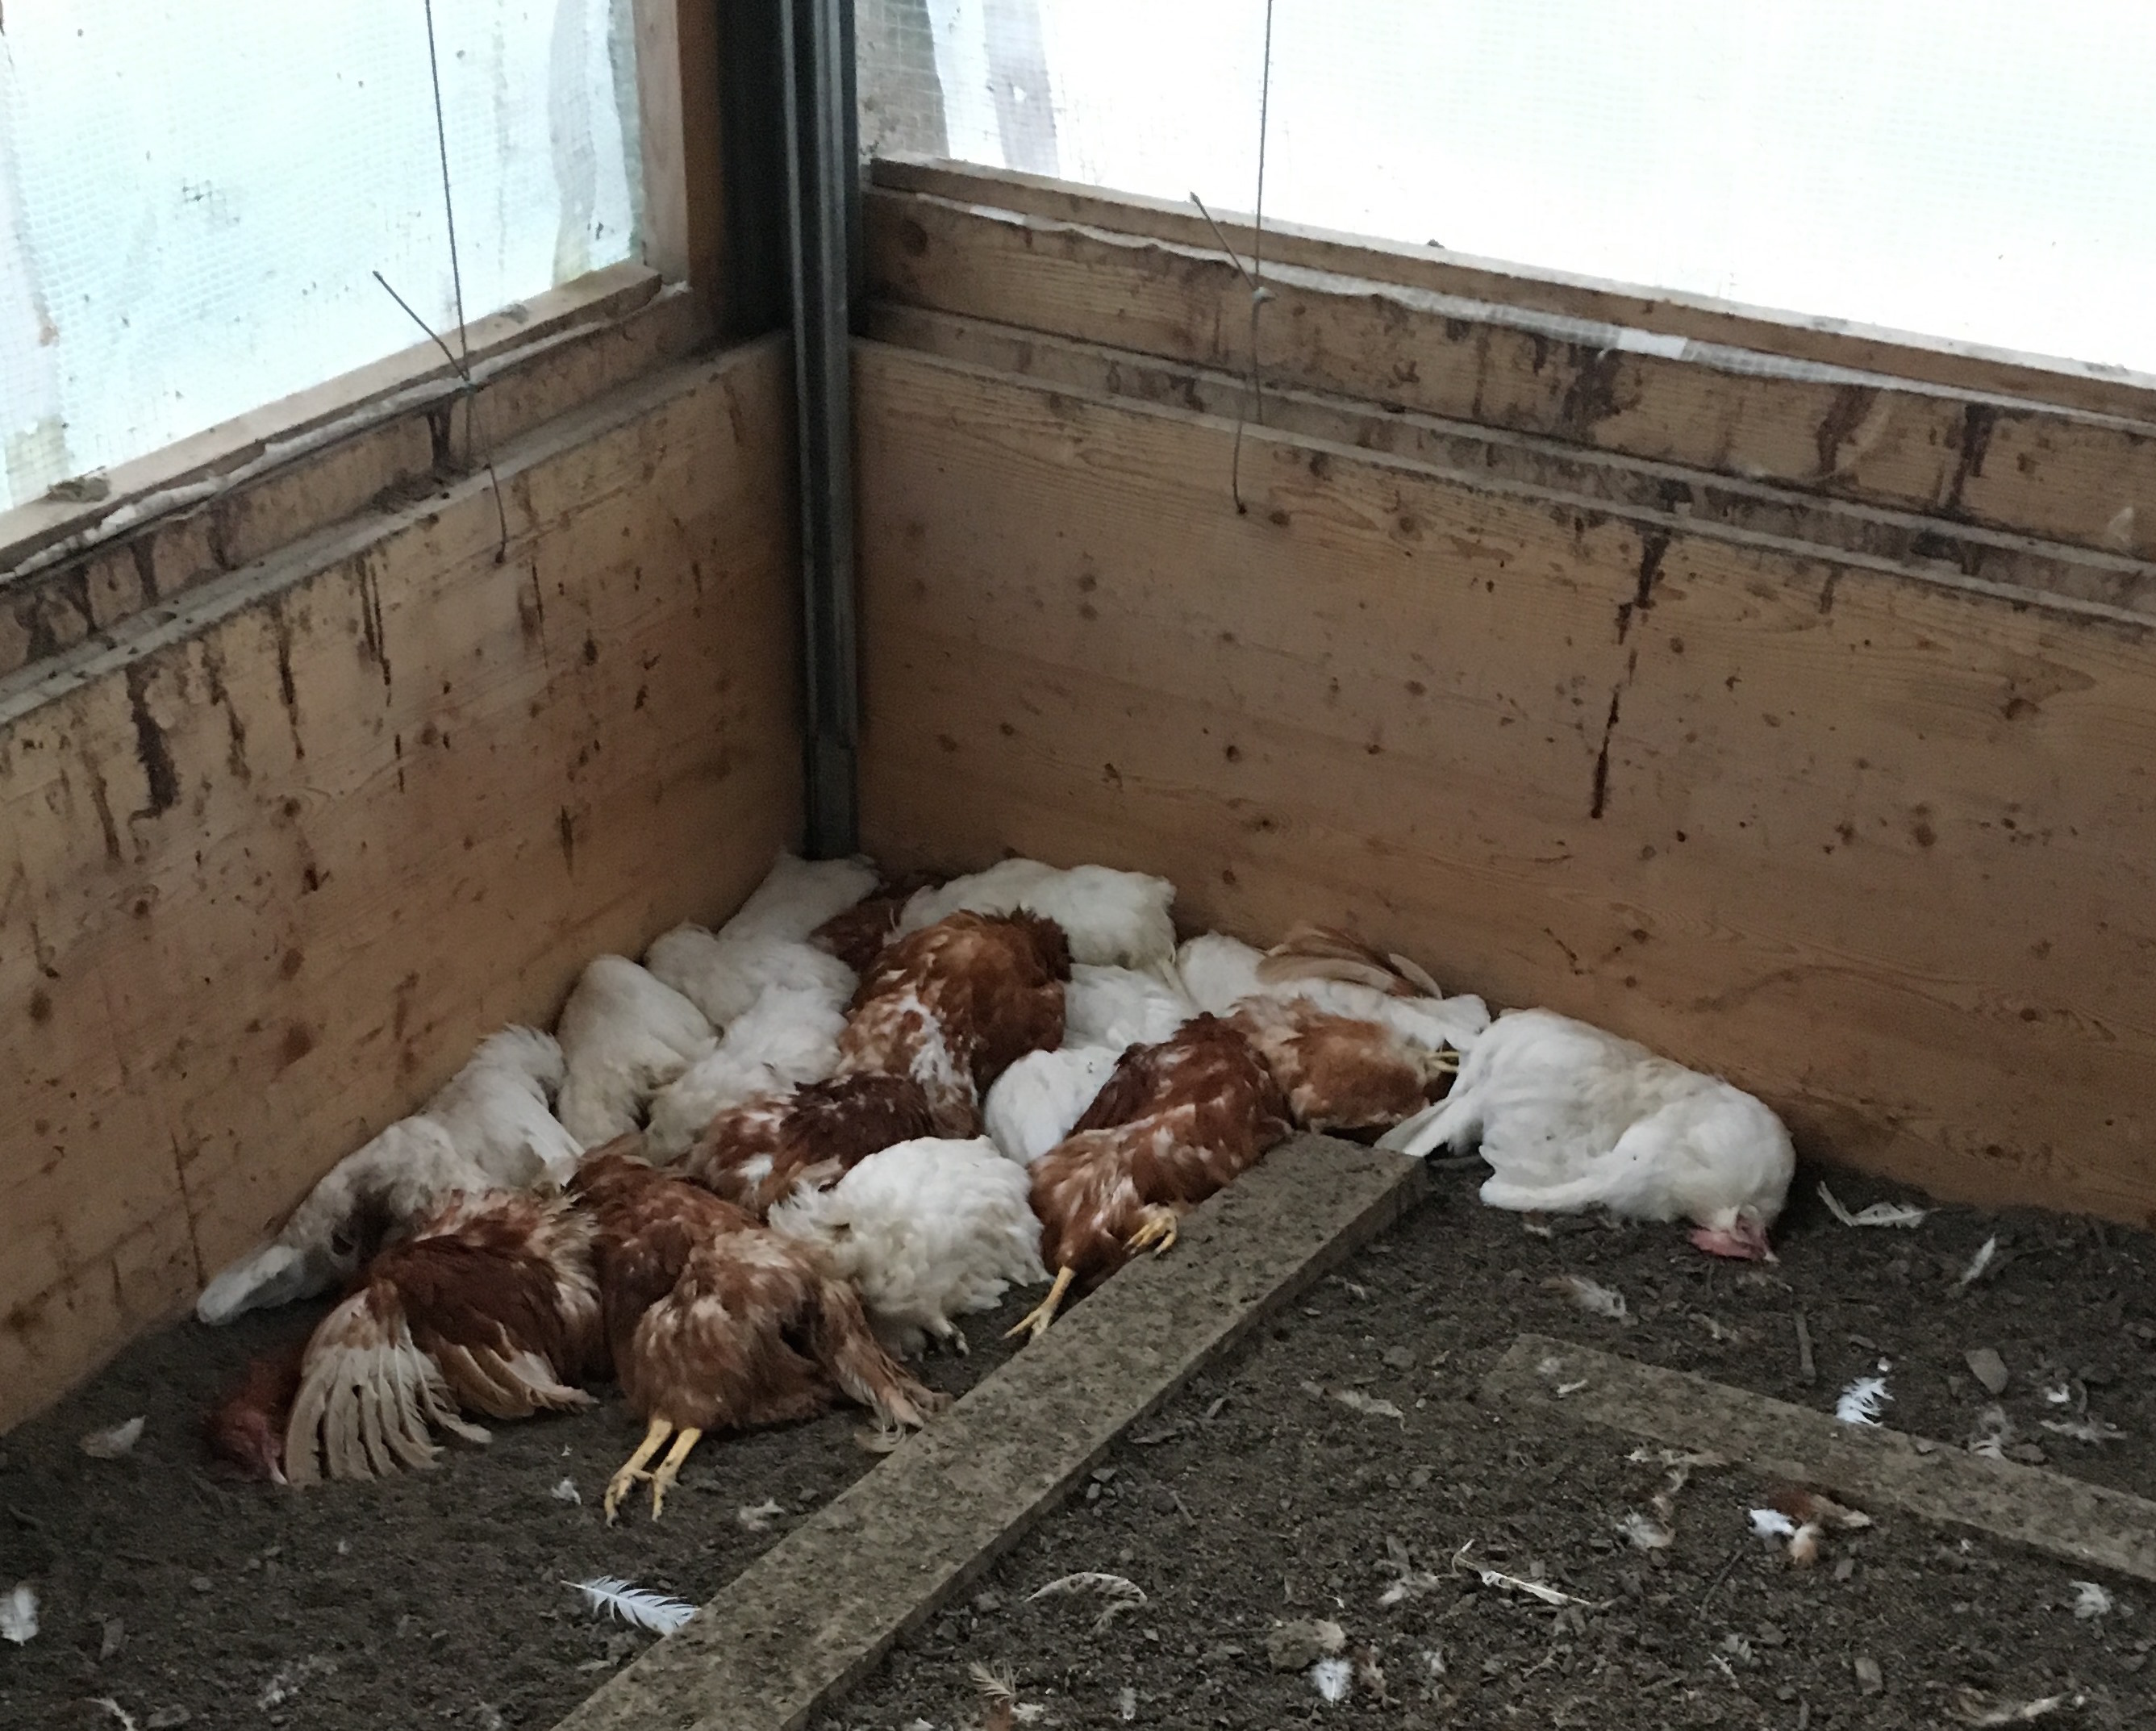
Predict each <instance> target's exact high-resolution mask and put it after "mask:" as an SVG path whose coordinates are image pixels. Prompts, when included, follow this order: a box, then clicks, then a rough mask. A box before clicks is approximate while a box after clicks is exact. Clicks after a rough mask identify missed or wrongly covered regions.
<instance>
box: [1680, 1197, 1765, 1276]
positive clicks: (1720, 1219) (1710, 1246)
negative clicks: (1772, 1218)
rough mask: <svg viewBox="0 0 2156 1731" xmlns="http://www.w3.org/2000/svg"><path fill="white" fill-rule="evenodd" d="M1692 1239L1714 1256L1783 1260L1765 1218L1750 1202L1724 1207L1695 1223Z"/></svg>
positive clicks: (1750, 1260) (1752, 1260)
mask: <svg viewBox="0 0 2156 1731" xmlns="http://www.w3.org/2000/svg"><path fill="white" fill-rule="evenodd" d="M1691 1241H1692V1242H1693V1243H1694V1244H1696V1245H1697V1246H1699V1248H1700V1249H1702V1250H1703V1251H1706V1252H1707V1254H1708V1255H1709V1256H1731V1257H1734V1258H1735V1259H1737V1260H1738V1261H1743V1262H1773V1261H1779V1258H1778V1257H1777V1256H1775V1255H1774V1246H1772V1245H1770V1244H1769V1243H1768V1241H1767V1222H1766V1220H1765V1219H1764V1218H1763V1216H1762V1215H1761V1213H1760V1211H1759V1210H1758V1209H1756V1208H1754V1207H1753V1206H1751V1205H1749V1204H1747V1205H1745V1206H1743V1208H1727V1209H1722V1210H1718V1211H1717V1213H1716V1214H1715V1215H1714V1216H1713V1218H1712V1219H1711V1220H1706V1221H1704V1222H1702V1224H1701V1225H1697V1226H1695V1227H1693V1228H1692V1231H1691Z"/></svg>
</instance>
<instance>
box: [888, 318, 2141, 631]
mask: <svg viewBox="0 0 2156 1731" xmlns="http://www.w3.org/2000/svg"><path fill="white" fill-rule="evenodd" d="M863 334H864V335H865V336H872V337H874V338H875V340H876V341H877V342H888V343H893V344H896V345H897V346H899V347H904V348H915V349H920V350H921V351H923V352H926V353H929V354H936V355H943V356H947V357H949V358H950V359H952V360H956V361H968V362H972V363H973V364H974V365H976V366H979V367H988V368H989V369H990V370H992V371H993V372H1015V373H1021V374H1023V375H1024V376H1025V377H1026V378H1031V379H1034V380H1037V381H1039V382H1040V383H1044V384H1060V385H1075V386H1076V387H1077V388H1079V389H1081V390H1082V391H1086V392H1088V393H1092V394H1094V395H1105V396H1111V397H1131V398H1136V399H1137V401H1139V402H1142V403H1158V404H1161V405H1163V406H1166V407H1171V408H1188V409H1191V410H1193V411H1195V412H1196V413H1199V414H1212V415H1224V416H1234V415H1235V414H1238V413H1242V414H1245V415H1247V414H1249V413H1250V380H1249V378H1247V377H1243V376H1238V375H1236V374H1234V373H1228V372H1217V371H1214V370H1213V369H1211V368H1208V367H1193V366H1191V365H1188V364H1187V363H1184V362H1177V361H1171V360H1167V359H1163V358H1162V357H1158V356H1155V355H1147V354H1141V353H1140V352H1137V350H1135V349H1122V348H1111V347H1107V346H1106V345H1105V344H1101V343H1094V342H1073V341H1070V340H1068V339H1066V338H1062V337H1056V336H1049V335H1047V334H1046V333H1045V332H1042V331H1031V330H1028V329H1026V328H1024V326H1017V325H1004V324H998V323H996V322H994V321H990V320H987V319H974V318H962V317H959V316H957V315H955V314H952V313H942V312H935V311H928V310H926V309H923V308H921V307H913V306H896V305H894V304H892V303H891V302H889V301H881V300H878V301H872V302H870V305H869V307H868V309H867V313H866V328H865V331H864V333H863ZM1264 408H1265V424H1266V425H1267V426H1270V427H1276V428H1279V429H1281V430H1282V431H1284V432H1289V433H1299V434H1303V435H1305V436H1306V437H1308V438H1312V439H1322V440H1324V441H1325V442H1326V443H1327V444H1346V445H1353V447H1355V448H1356V449H1358V450H1368V451H1377V452H1380V453H1382V454H1383V455H1388V456H1394V457H1401V458H1406V459H1409V460H1412V461H1414V462H1417V463H1422V464H1427V465H1430V467H1432V468H1435V469H1440V470H1445V471H1447V472H1449V473H1452V474H1455V475H1464V476H1466V477H1467V478H1468V479H1470V480H1511V481H1518V482H1521V483H1523V484H1525V485H1528V486H1532V487H1541V488H1545V489H1548V491H1553V492H1558V493H1564V494H1568V495H1569V496H1572V497H1573V498H1577V499H1582V500H1589V501H1602V502H1606V503H1609V504H1612V505H1630V506H1643V507H1645V509H1647V510H1649V511H1670V512H1673V513H1677V514H1681V515H1683V516H1689V517H1692V518H1695V519H1698V520H1702V521H1707V522H1712V523H1718V524H1721V525H1722V526H1726V527H1728V528H1732V529H1740V530H1744V531H1748V532H1751V533H1753V534H1758V535H1765V536H1769V537H1774V538H1775V539H1776V540H1779V541H1789V542H1811V543H1813V544H1814V545H1815V546H1817V547H1820V548H1823V549H1826V550H1829V551H1832V550H1835V549H1839V550H1840V551H1843V552H1855V553H1862V554H1865V555H1866V556H1867V557H1872V558H1876V559H1885V560H1888V561H1891V562H1894V563H1897V564H1902V565H1907V566H1912V567H1915V568H1920V569H1933V570H1938V571H1940V572H1943V573H1957V574H1958V575H1960V576H1963V577H1967V578H1975V579H1977V580H1979V581H1980V582H1983V583H1993V584H1997V585H1999V586H2000V587H2002V588H2021V589H2030V590H2035V591H2037V592H2040V593H2045V594H2054V595H2064V596H2069V597H2072V598H2077V599H2081V600H2085V601H2097V602H2101V603H2103V604H2106V605H2108V606H2112V607H2117V608H2121V609H2125V610H2127V611H2128V612H2132V613H2138V614H2148V615H2151V616H2156V564H2150V563H2148V562H2145V561H2143V560H2139V559H2129V558H2125V557H2121V556H2119V555H2117V554H2112V553H2101V552H2090V551H2087V550H2085V549H2082V548H2077V547H2061V546H2060V545H2058V544H2057V543H2056V542H2040V541H2033V540H2031V539H2030V538H2029V537H2026V536H2015V535H2006V534H2003V533H1999V532H1994V531H1991V530H1986V529H1982V528H1977V527H1974V526H1969V525H1964V524H1956V523H1949V522H1948V521H1944V520H1943V519H1942V518H1938V517H1932V516H1917V515H1915V514H1913V513H1911V512H1907V511H1883V510H1881V509H1879V508H1878V507H1876V506H1866V505H1859V504H1855V503H1852V502H1850V501H1844V500H1839V499H1831V498H1822V497H1820V496H1819V495H1817V494H1812V493H1805V492H1800V491H1797V490H1795V489H1794V488H1789V487H1775V486H1768V485H1763V484H1760V483H1757V482H1752V481H1746V480H1739V479H1737V478H1735V477H1732V476H1729V475H1715V474H1713V473H1712V472H1710V471H1709V470H1703V469H1687V468H1685V467H1682V466H1681V465H1677V464H1673V463H1650V462H1646V461H1644V460H1640V459H1639V458H1635V457H1627V456H1624V455H1619V454H1613V453H1609V452H1603V451H1589V450H1587V449H1584V448H1583V447H1581V446H1578V445H1574V444H1564V443H1563V442H1561V441H1559V440H1558V439H1543V438H1538V437H1536V436H1535V435H1533V434H1519V433H1508V432H1507V431H1505V430H1503V429H1501V428H1493V427H1482V426H1476V425H1475V424H1472V423H1470V422H1466V421H1453V420H1445V419H1441V418H1440V417H1438V416H1435V415H1426V414H1417V413H1412V412H1410V411H1409V410H1407V409H1404V408H1390V409H1384V408H1373V407H1372V406H1371V405H1370V404H1368V403H1360V402H1358V401H1356V400H1355V399H1354V398H1348V397H1332V396H1327V395H1325V394H1323V393H1319V392H1315V391H1301V390H1296V389H1293V388H1284V387H1281V386H1280V385H1277V384H1276V385H1271V386H1269V387H1267V388H1266V389H1265V393H1264Z"/></svg>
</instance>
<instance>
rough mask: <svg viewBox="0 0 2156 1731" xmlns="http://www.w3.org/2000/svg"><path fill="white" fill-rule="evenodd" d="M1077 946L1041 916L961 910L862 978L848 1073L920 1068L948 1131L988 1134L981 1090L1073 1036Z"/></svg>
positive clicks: (901, 945) (939, 1127)
mask: <svg viewBox="0 0 2156 1731" xmlns="http://www.w3.org/2000/svg"><path fill="white" fill-rule="evenodd" d="M1068 979H1070V941H1069V940H1068V939H1067V938H1066V937H1065V936H1064V934H1063V928H1062V927H1060V926H1059V925H1057V924H1056V923H1055V922H1054V921H1053V920H1045V919H1043V918H1041V917H1039V915H1037V914H1030V913H1012V914H978V913H954V914H952V916H951V917H949V918H947V919H943V920H939V921H937V922H936V923H935V924H934V925H932V926H929V927H925V928H924V929H923V930H921V931H919V932H914V933H912V934H911V936H909V937H902V938H901V939H900V940H899V941H898V942H897V943H894V944H892V945H891V947H890V948H888V949H886V950H885V951H884V953H883V954H882V956H881V957H880V958H879V959H878V960H877V962H876V963H875V967H873V968H870V970H869V972H868V973H865V975H863V976H862V979H861V983H860V989H858V990H857V991H856V992H855V994H854V1001H853V1004H852V1006H851V1008H850V1009H849V1010H848V1011H847V1014H846V1028H845V1031H844V1033H843V1034H841V1035H839V1069H838V1073H839V1075H840V1076H859V1075H863V1074H870V1073H873V1074H880V1075H885V1076H911V1077H912V1078H913V1079H914V1080H915V1081H918V1082H919V1083H920V1084H921V1087H922V1088H923V1089H924V1090H925V1091H926V1092H927V1096H928V1107H929V1111H930V1112H932V1114H933V1115H934V1117H935V1123H936V1133H937V1135H939V1136H947V1137H957V1138H966V1137H974V1136H978V1135H979V1134H980V1133H981V1097H982V1096H983V1094H984V1093H986V1092H987V1091H988V1086H989V1084H990V1083H992V1082H993V1081H995V1079H996V1078H997V1077H998V1076H1001V1075H1002V1074H1003V1073H1004V1071H1005V1070H1007V1069H1009V1067H1010V1066H1011V1065H1012V1064H1013V1063H1014V1062H1015V1061H1017V1060H1018V1059H1019V1058H1021V1057H1023V1056H1025V1054H1026V1053H1028V1052H1030V1051H1038V1050H1046V1049H1048V1048H1051V1047H1053V1046H1055V1045H1057V1044H1059V1043H1060V1041H1061V1040H1062V1038H1063V987H1064V983H1065V981H1067V980H1068Z"/></svg>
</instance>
